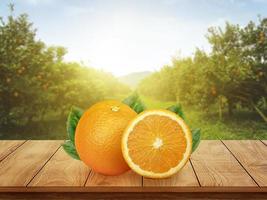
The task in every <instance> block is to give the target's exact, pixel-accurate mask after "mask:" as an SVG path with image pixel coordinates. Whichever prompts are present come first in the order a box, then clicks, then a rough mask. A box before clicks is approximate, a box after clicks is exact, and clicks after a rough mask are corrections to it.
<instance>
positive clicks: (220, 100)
mask: <svg viewBox="0 0 267 200" xmlns="http://www.w3.org/2000/svg"><path fill="white" fill-rule="evenodd" d="M219 119H220V120H222V98H221V97H219Z"/></svg>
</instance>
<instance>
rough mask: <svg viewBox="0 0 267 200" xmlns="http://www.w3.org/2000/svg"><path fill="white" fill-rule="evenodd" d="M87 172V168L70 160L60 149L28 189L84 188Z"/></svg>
mask: <svg viewBox="0 0 267 200" xmlns="http://www.w3.org/2000/svg"><path fill="white" fill-rule="evenodd" d="M89 172H90V169H89V167H87V166H86V165H85V164H84V163H83V162H82V161H79V160H75V159H73V158H71V157H70V156H69V155H67V153H66V152H65V151H64V149H63V148H62V147H61V148H60V149H59V150H58V151H57V152H56V154H55V155H54V156H53V157H52V158H51V159H50V161H49V162H48V163H47V164H46V165H45V166H44V168H43V169H42V170H41V171H40V172H39V173H38V174H37V175H36V176H35V177H34V179H33V180H32V181H31V182H30V184H29V185H28V187H36V186H37V187H45V186H58V187H62V186H84V184H85V181H86V178H87V176H88V174H89Z"/></svg>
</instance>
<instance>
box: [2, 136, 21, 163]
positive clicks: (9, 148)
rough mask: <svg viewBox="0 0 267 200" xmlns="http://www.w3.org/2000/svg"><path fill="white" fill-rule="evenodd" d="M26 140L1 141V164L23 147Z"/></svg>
mask: <svg viewBox="0 0 267 200" xmlns="http://www.w3.org/2000/svg"><path fill="white" fill-rule="evenodd" d="M24 142H25V140H1V141H0V162H1V161H2V160H3V159H4V158H5V157H7V156H8V155H9V154H10V153H12V152H13V151H15V150H16V149H17V148H18V147H19V146H21V145H22V144H23V143H24Z"/></svg>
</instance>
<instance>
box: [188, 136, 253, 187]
mask: <svg viewBox="0 0 267 200" xmlns="http://www.w3.org/2000/svg"><path fill="white" fill-rule="evenodd" d="M191 161H192V164H193V167H194V169H195V172H196V174H197V176H198V179H199V181H200V185H201V186H202V187H205V186H216V187H218V186H231V187H237V186H251V187H257V185H256V183H255V182H254V181H253V179H252V178H251V177H250V176H249V175H248V174H247V173H246V171H245V170H244V169H243V168H242V166H240V164H239V163H238V161H237V160H236V159H235V158H234V156H233V155H232V154H231V153H230V152H229V150H228V149H227V148H226V147H225V146H224V145H223V143H222V142H221V141H218V140H206V141H201V143H200V146H199V147H198V149H197V150H196V152H194V153H193V155H192V158H191Z"/></svg>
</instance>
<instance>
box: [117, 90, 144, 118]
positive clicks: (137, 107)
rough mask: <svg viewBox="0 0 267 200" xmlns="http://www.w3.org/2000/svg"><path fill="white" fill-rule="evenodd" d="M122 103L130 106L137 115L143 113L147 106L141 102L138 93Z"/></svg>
mask: <svg viewBox="0 0 267 200" xmlns="http://www.w3.org/2000/svg"><path fill="white" fill-rule="evenodd" d="M122 102H123V103H125V104H127V105H128V106H130V107H131V108H132V109H133V110H134V111H135V112H137V113H140V112H143V111H144V110H145V109H146V106H145V104H144V103H143V102H142V101H141V99H140V97H139V95H138V94H137V92H134V93H133V94H132V95H130V96H129V97H127V98H126V99H124V100H123V101H122Z"/></svg>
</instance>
